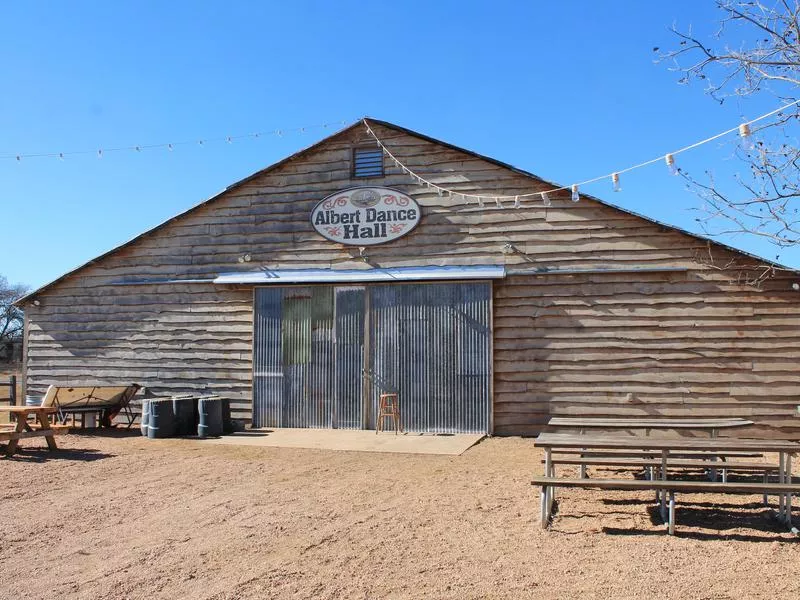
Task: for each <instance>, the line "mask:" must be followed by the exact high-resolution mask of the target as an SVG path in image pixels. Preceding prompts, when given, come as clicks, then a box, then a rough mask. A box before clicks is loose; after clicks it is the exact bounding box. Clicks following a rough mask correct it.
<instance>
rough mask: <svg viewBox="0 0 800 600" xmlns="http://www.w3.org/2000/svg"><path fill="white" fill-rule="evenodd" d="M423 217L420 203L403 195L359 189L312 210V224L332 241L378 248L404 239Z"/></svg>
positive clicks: (329, 198) (381, 189)
mask: <svg viewBox="0 0 800 600" xmlns="http://www.w3.org/2000/svg"><path fill="white" fill-rule="evenodd" d="M420 216H421V215H420V208H419V204H417V203H416V202H415V201H414V200H413V199H412V198H410V197H409V196H406V195H405V194H404V193H403V192H398V191H397V190H393V189H391V188H384V187H357V188H350V189H347V190H342V191H339V192H336V193H335V194H331V195H330V196H327V197H326V198H323V199H322V200H321V201H320V202H319V203H318V204H317V205H316V206H315V207H314V210H312V211H311V225H312V226H313V227H314V229H316V230H317V232H318V233H319V234H320V235H321V236H323V237H325V238H327V239H329V240H331V241H332V242H339V243H340V244H348V245H351V246H374V245H376V244H385V243H386V242H391V241H392V240H396V239H398V238H401V237H403V236H404V235H406V234H407V233H409V232H410V231H411V230H412V229H414V228H415V227H416V226H417V225H418V224H419V220H420Z"/></svg>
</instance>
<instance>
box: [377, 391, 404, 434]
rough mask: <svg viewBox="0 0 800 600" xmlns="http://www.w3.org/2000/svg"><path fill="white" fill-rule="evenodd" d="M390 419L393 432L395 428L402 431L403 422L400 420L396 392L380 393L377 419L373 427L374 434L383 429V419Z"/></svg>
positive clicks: (398, 401)
mask: <svg viewBox="0 0 800 600" xmlns="http://www.w3.org/2000/svg"><path fill="white" fill-rule="evenodd" d="M389 418H390V419H392V421H394V434H395V435H397V430H398V429H399V430H400V431H403V423H402V422H401V421H400V400H399V399H398V397H397V394H381V395H380V404H379V409H378V419H377V423H376V427H375V435H378V432H379V431H383V420H384V419H389Z"/></svg>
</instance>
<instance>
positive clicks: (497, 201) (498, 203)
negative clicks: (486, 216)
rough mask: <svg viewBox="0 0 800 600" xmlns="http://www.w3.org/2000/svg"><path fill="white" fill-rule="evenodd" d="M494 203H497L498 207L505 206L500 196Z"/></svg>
mask: <svg viewBox="0 0 800 600" xmlns="http://www.w3.org/2000/svg"><path fill="white" fill-rule="evenodd" d="M494 203H495V204H496V205H497V208H503V203H502V202H501V201H500V198H499V197H496V198H495V199H494Z"/></svg>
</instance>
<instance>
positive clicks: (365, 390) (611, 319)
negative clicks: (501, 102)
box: [20, 119, 800, 437]
mask: <svg viewBox="0 0 800 600" xmlns="http://www.w3.org/2000/svg"><path fill="white" fill-rule="evenodd" d="M368 126H369V127H371V130H372V131H373V132H374V134H375V136H377V139H379V140H380V141H381V142H382V143H383V144H384V145H385V147H386V149H388V150H389V151H390V152H391V153H392V155H394V157H396V159H397V161H399V163H400V164H401V165H405V166H406V167H408V169H410V170H411V171H413V172H414V173H416V174H417V175H419V176H420V177H423V178H424V179H425V180H428V181H430V182H433V183H434V184H435V185H439V186H442V187H444V188H447V189H450V190H456V191H458V192H461V193H463V194H473V195H485V196H486V197H494V196H498V195H502V196H509V197H511V198H512V200H509V201H506V202H505V203H503V205H502V207H498V206H497V205H496V204H495V202H494V201H493V200H492V201H491V202H485V203H484V204H485V205H484V206H480V205H479V204H478V203H477V202H476V201H475V199H470V198H467V199H466V200H468V201H466V200H465V198H463V197H460V196H457V195H456V196H453V195H450V194H448V193H444V194H440V193H438V192H437V190H436V189H435V187H430V186H428V185H426V184H424V183H420V181H419V180H418V179H417V178H416V177H414V176H412V175H410V174H409V173H408V172H407V171H406V170H405V169H404V168H402V167H401V166H398V164H397V163H396V162H395V161H394V160H393V159H392V158H390V157H389V156H388V155H387V154H384V153H383V152H382V151H381V149H380V148H379V146H378V145H377V143H376V139H375V137H373V136H372V135H371V134H370V132H369V131H368ZM552 187H553V185H552V184H550V183H548V182H546V181H544V180H542V179H540V178H538V177H536V176H534V175H532V174H530V173H527V172H525V171H521V170H520V169H516V168H514V167H511V166H509V165H507V164H504V163H501V162H498V161H496V160H493V159H490V158H487V157H485V156H481V155H478V154H476V153H474V152H470V151H467V150H464V149H461V148H457V147H455V146H452V145H450V144H447V143H444V142H441V141H438V140H435V139H431V138H430V137H427V136H425V135H421V134H419V133H416V132H413V131H409V130H407V129H404V128H402V127H398V126H396V125H393V124H391V123H387V122H382V121H378V120H372V119H366V120H362V121H359V122H357V123H355V124H353V125H352V126H349V127H347V128H345V129H344V130H342V131H340V132H338V133H336V134H334V135H332V136H330V137H328V138H327V139H324V140H322V141H320V142H319V143H317V144H315V145H313V146H311V147H310V148H308V149H306V150H303V151H301V152H298V153H297V154H294V155H293V156H290V157H288V158H286V159H284V160H282V161H280V162H278V163H276V164H274V165H272V166H270V167H268V168H266V169H264V170H262V171H259V172H258V173H255V174H254V175H252V176H250V177H248V178H246V179H244V180H242V181H240V182H238V183H236V184H234V185H231V186H230V187H228V188H227V189H226V190H225V191H223V192H222V193H220V194H218V195H217V196H214V197H213V198H211V199H209V200H207V201H205V202H203V203H201V204H200V205H198V206H196V207H194V208H192V209H190V210H188V211H186V212H184V213H182V214H180V215H178V216H176V217H174V218H172V219H170V220H168V221H167V222H165V223H163V224H161V225H159V226H157V227H155V228H154V229H152V230H150V231H147V232H145V233H143V234H141V235H140V236H138V237H136V238H135V239H133V240H131V241H129V242H127V243H125V244H123V245H122V246H119V247H118V248H116V249H114V250H112V251H110V252H108V253H106V254H104V255H102V256H100V257H98V258H96V259H94V260H91V261H90V262H88V263H86V264H85V265H83V266H81V267H79V268H78V269H75V270H74V271H71V272H69V273H67V274H65V275H64V276H62V277H61V278H59V279H57V280H56V281H54V282H52V283H50V284H48V285H45V286H44V287H42V288H40V289H38V290H36V291H35V292H33V293H31V294H29V295H28V296H26V297H25V298H24V299H22V300H21V301H20V304H21V305H22V306H23V307H24V310H25V339H24V358H25V384H26V393H28V394H35V393H43V392H44V390H45V389H46V387H47V386H48V385H49V384H60V385H92V384H97V385H100V384H126V383H138V384H141V385H144V386H146V388H147V392H148V393H149V394H151V395H154V396H169V395H173V394H177V393H186V392H193V393H197V392H202V393H217V394H220V395H224V396H225V397H228V398H230V399H231V402H232V407H233V414H234V417H238V418H240V419H242V420H245V421H246V422H247V423H248V424H250V425H252V426H254V427H317V428H330V427H336V428H367V429H370V428H374V427H375V415H376V403H377V397H378V394H379V393H381V392H387V391H394V392H398V393H399V395H400V402H401V409H402V415H403V419H404V421H405V426H406V429H407V430H409V431H420V432H486V433H491V434H495V435H535V434H537V433H538V432H541V431H544V430H546V428H547V425H546V424H547V422H548V419H549V418H550V417H552V416H555V415H562V416H563V415H592V416H621V415H630V416H633V415H651V416H655V415H660V416H697V417H700V416H722V415H724V416H739V417H746V418H749V419H751V420H753V421H755V422H756V424H757V426H756V427H755V428H753V429H750V430H749V431H748V435H764V434H766V435H771V436H780V437H800V435H798V434H800V428H798V425H800V419H798V418H796V415H797V411H798V404H800V394H798V392H800V387H799V385H798V384H800V366H798V365H799V364H800V362H799V360H800V346H798V341H799V340H800V292H798V291H797V288H798V285H797V284H798V283H799V282H800V274H798V273H797V272H796V271H793V270H789V269H786V268H783V267H780V266H778V265H775V264H772V263H770V262H768V261H764V260H762V259H758V258H756V257H753V256H750V255H747V254H744V253H742V252H739V251H736V250H734V249H732V248H729V247H726V246H723V245H721V244H718V243H715V242H713V241H709V240H707V239H705V238H702V237H699V236H696V235H692V234H689V233H687V232H684V231H681V230H678V229H676V228H673V227H670V226H667V225H664V224H661V223H658V222H654V221H653V220H650V219H648V218H646V217H643V216H640V215H636V214H632V213H630V212H627V211H625V210H621V209H619V208H616V207H613V206H610V205H608V204H605V203H603V202H602V201H600V200H597V199H595V198H591V197H588V196H581V198H580V201H578V202H573V201H572V200H571V198H570V192H569V191H568V190H567V191H563V192H557V193H553V194H551V195H550V198H549V200H550V205H549V206H545V205H544V204H543V202H542V200H541V199H540V198H538V197H534V198H531V197H525V198H524V199H522V200H521V206H519V207H515V206H514V201H513V197H514V196H516V195H519V194H530V193H532V192H541V191H544V190H548V189H551V188H552Z"/></svg>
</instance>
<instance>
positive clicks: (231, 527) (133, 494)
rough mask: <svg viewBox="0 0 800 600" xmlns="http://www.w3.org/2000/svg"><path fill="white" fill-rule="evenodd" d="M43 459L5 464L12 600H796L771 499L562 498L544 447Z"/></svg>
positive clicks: (125, 441) (793, 563)
mask: <svg viewBox="0 0 800 600" xmlns="http://www.w3.org/2000/svg"><path fill="white" fill-rule="evenodd" d="M59 442H60V446H61V447H62V448H63V449H64V450H60V451H59V452H57V453H53V454H50V455H48V453H47V452H45V451H43V450H42V449H40V447H39V440H35V439H33V440H24V441H23V442H22V445H23V446H24V447H25V449H26V452H24V453H23V454H22V455H19V456H17V457H14V458H12V459H0V481H2V487H0V598H3V599H5V598H56V597H58V598H108V599H117V598H148V599H156V598H195V599H205V598H208V599H211V598H214V599H222V598H311V597H313V598H459V599H460V598H577V597H581V598H706V599H712V598H713V599H722V598H775V597H783V598H797V597H799V596H800V577H798V566H800V545H798V539H797V538H795V537H793V536H791V535H790V534H789V533H787V532H785V531H784V530H783V529H782V528H781V527H780V526H779V525H777V523H776V522H775V521H774V520H772V519H771V518H770V517H769V516H768V515H767V513H766V512H765V509H764V508H763V507H762V506H761V505H760V503H759V498H757V497H752V498H751V497H743V496H684V497H682V498H681V497H678V502H679V507H678V511H677V518H678V533H679V535H677V536H676V537H672V538H671V537H668V536H666V535H665V533H664V530H663V527H662V526H661V525H660V524H659V522H658V518H657V512H656V511H655V509H654V506H653V502H652V497H651V495H650V494H639V495H637V494H635V493H630V492H600V491H598V492H594V491H592V492H586V491H578V490H564V491H562V492H561V494H560V501H559V513H558V514H557V515H556V518H555V522H554V525H553V527H552V529H551V530H549V531H543V530H542V529H541V528H540V527H539V522H538V493H537V490H535V489H533V488H532V487H531V486H530V485H529V478H530V475H531V474H532V473H534V472H536V473H540V472H541V465H540V463H539V459H540V458H541V455H540V453H539V452H538V451H537V450H535V449H534V448H533V441H532V440H527V439H519V438H495V439H489V440H485V441H484V442H482V443H480V444H479V445H477V446H475V447H473V448H472V449H470V450H469V451H467V452H466V453H465V454H463V455H462V456H457V457H451V456H421V455H398V454H391V455H390V454H373V453H356V452H331V451H321V450H300V449H283V448H253V447H234V446H208V445H206V446H202V445H201V444H198V443H196V442H192V441H188V440H158V441H156V440H146V439H143V438H141V437H135V436H134V435H130V436H124V435H120V434H111V435H105V436H103V435H69V436H62V437H60V438H59Z"/></svg>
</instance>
